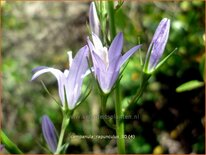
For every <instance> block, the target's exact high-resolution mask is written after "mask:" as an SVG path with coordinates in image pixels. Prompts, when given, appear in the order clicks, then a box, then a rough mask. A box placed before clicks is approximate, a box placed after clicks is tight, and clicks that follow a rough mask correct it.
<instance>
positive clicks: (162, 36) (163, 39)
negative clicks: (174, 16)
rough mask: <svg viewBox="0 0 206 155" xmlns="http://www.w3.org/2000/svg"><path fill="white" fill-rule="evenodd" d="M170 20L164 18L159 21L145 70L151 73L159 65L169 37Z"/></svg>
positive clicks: (148, 52) (147, 56)
mask: <svg viewBox="0 0 206 155" xmlns="http://www.w3.org/2000/svg"><path fill="white" fill-rule="evenodd" d="M169 30H170V20H169V19H167V18H163V19H162V20H161V22H160V23H159V25H158V27H157V29H156V31H155V34H154V36H153V38H152V41H151V43H150V45H149V49H148V51H147V55H146V60H145V64H144V69H143V71H144V72H145V73H147V74H151V73H152V72H153V71H154V70H155V69H156V67H157V65H158V63H159V61H160V58H161V57H162V54H163V53H164V50H165V46H166V43H167V40H168V37H169Z"/></svg>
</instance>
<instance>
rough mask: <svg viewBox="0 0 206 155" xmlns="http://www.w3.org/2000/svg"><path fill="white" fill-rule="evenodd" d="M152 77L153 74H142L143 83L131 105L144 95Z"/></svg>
mask: <svg viewBox="0 0 206 155" xmlns="http://www.w3.org/2000/svg"><path fill="white" fill-rule="evenodd" d="M150 77H151V74H144V73H143V75H142V83H141V85H140V89H139V90H138V92H137V93H136V95H135V96H134V97H133V99H132V100H131V101H130V103H129V105H132V104H133V103H136V102H137V101H138V100H139V99H140V97H141V96H142V94H143V92H144V89H145V87H146V85H147V82H148V80H149V78H150Z"/></svg>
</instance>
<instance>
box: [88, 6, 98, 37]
mask: <svg viewBox="0 0 206 155" xmlns="http://www.w3.org/2000/svg"><path fill="white" fill-rule="evenodd" d="M89 25H90V29H91V32H93V33H95V34H96V35H97V36H100V22H99V18H98V15H97V10H96V6H95V3H94V2H91V4H90V7H89Z"/></svg>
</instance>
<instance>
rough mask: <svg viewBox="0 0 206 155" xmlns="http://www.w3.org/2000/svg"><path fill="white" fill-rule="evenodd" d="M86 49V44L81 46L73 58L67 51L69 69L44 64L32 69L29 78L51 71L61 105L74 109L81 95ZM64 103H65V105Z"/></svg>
mask: <svg viewBox="0 0 206 155" xmlns="http://www.w3.org/2000/svg"><path fill="white" fill-rule="evenodd" d="M88 51H89V49H88V46H87V45H86V46H84V47H82V48H81V49H80V50H79V51H78V52H77V54H76V56H75V57H74V59H72V55H71V54H72V53H71V52H68V56H69V62H70V69H69V70H67V69H66V70H65V71H64V72H61V71H60V70H58V69H55V68H51V67H44V66H41V67H37V68H35V69H34V70H33V71H34V72H35V73H34V75H33V76H32V79H31V80H34V79H36V78H37V77H38V76H40V75H42V74H44V73H47V72H50V73H52V74H53V75H54V76H55V77H56V79H57V82H58V90H59V97H60V100H61V102H62V104H63V107H65V106H68V108H69V109H70V110H72V109H74V108H75V106H76V104H77V102H78V99H79V97H80V95H81V88H82V82H83V79H84V77H85V76H86V75H85V74H87V70H88V63H87V56H88ZM65 97H66V98H65ZM66 103H67V105H65V104H66Z"/></svg>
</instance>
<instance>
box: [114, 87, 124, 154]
mask: <svg viewBox="0 0 206 155" xmlns="http://www.w3.org/2000/svg"><path fill="white" fill-rule="evenodd" d="M115 90H116V91H115V96H116V103H115V113H116V134H117V137H118V138H117V148H118V153H120V154H125V139H124V112H123V110H122V103H121V100H120V89H119V84H117V87H116V89H115Z"/></svg>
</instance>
